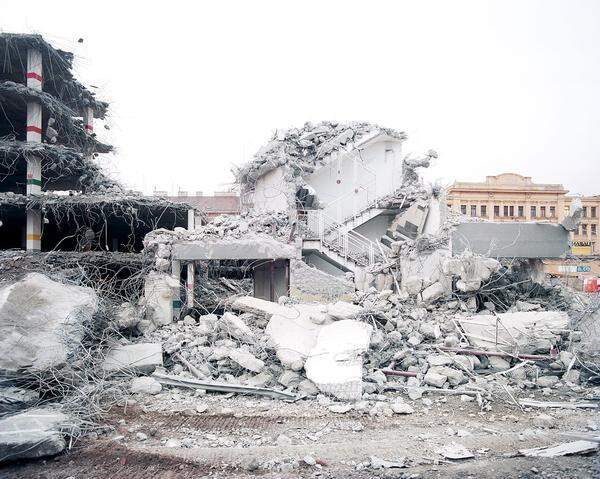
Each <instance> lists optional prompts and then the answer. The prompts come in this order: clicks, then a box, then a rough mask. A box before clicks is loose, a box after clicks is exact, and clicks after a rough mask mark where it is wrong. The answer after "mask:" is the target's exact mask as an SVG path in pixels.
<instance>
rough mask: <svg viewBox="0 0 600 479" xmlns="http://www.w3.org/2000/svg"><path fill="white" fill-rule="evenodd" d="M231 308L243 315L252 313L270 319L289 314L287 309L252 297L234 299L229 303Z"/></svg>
mask: <svg viewBox="0 0 600 479" xmlns="http://www.w3.org/2000/svg"><path fill="white" fill-rule="evenodd" d="M231 308H232V309H235V310H236V311H242V312H243V313H253V314H256V315H260V316H263V317H267V318H270V317H271V316H273V315H274V314H279V315H283V316H286V315H287V314H289V308H286V307H285V306H281V305H279V304H277V303H272V302H271V301H265V300H264V299H259V298H254V297H252V296H242V297H239V298H235V300H234V301H233V302H232V303H231Z"/></svg>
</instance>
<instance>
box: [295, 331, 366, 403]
mask: <svg viewBox="0 0 600 479" xmlns="http://www.w3.org/2000/svg"><path fill="white" fill-rule="evenodd" d="M372 330H373V328H372V326H370V325H369V324H366V323H361V322H359V321H354V320H348V319H346V320H340V321H337V322H335V323H332V324H330V325H327V326H324V327H323V328H322V329H321V331H320V332H319V335H318V338H317V344H316V346H315V347H314V348H313V350H312V351H311V352H310V356H309V357H308V359H307V360H306V363H305V365H304V369H305V370H306V377H307V378H308V379H310V380H311V381H313V382H314V383H315V384H316V385H317V387H318V388H319V390H320V391H321V392H324V393H326V394H331V395H333V396H335V397H337V398H339V399H345V400H355V401H356V400H359V399H360V398H361V397H362V355H363V353H364V352H365V351H366V350H367V349H368V347H369V339H370V337H371V333H372Z"/></svg>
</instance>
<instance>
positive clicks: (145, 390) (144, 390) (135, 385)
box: [129, 376, 162, 395]
mask: <svg viewBox="0 0 600 479" xmlns="http://www.w3.org/2000/svg"><path fill="white" fill-rule="evenodd" d="M129 389H130V391H131V392H132V393H133V394H136V393H138V394H153V395H154V394H158V393H159V392H161V390H162V386H161V384H160V383H159V382H158V381H157V380H156V379H154V378H151V377H149V376H142V377H139V378H133V379H132V380H131V384H130V385H129Z"/></svg>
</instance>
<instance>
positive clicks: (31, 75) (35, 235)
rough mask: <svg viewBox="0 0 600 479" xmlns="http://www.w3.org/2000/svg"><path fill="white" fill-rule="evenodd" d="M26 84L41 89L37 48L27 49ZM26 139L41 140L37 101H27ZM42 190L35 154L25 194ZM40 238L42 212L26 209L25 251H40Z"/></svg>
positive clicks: (32, 157) (29, 169) (39, 107)
mask: <svg viewBox="0 0 600 479" xmlns="http://www.w3.org/2000/svg"><path fill="white" fill-rule="evenodd" d="M26 76H27V86H28V87H30V88H34V89H36V90H41V89H42V54H41V52H40V51H39V50H34V49H29V50H28V51H27V75H26ZM26 133H27V135H26V137H27V141H31V142H34V143H41V142H42V105H41V104H40V103H39V102H37V101H29V102H27V129H26ZM41 192H42V162H41V159H40V158H38V157H35V156H32V155H30V156H28V157H27V195H39V194H41ZM41 238H42V213H41V211H40V210H29V209H28V210H27V236H26V245H27V246H26V247H27V251H40V250H41Z"/></svg>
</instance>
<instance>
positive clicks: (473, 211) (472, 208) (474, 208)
mask: <svg viewBox="0 0 600 479" xmlns="http://www.w3.org/2000/svg"><path fill="white" fill-rule="evenodd" d="M471 216H477V205H471Z"/></svg>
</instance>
